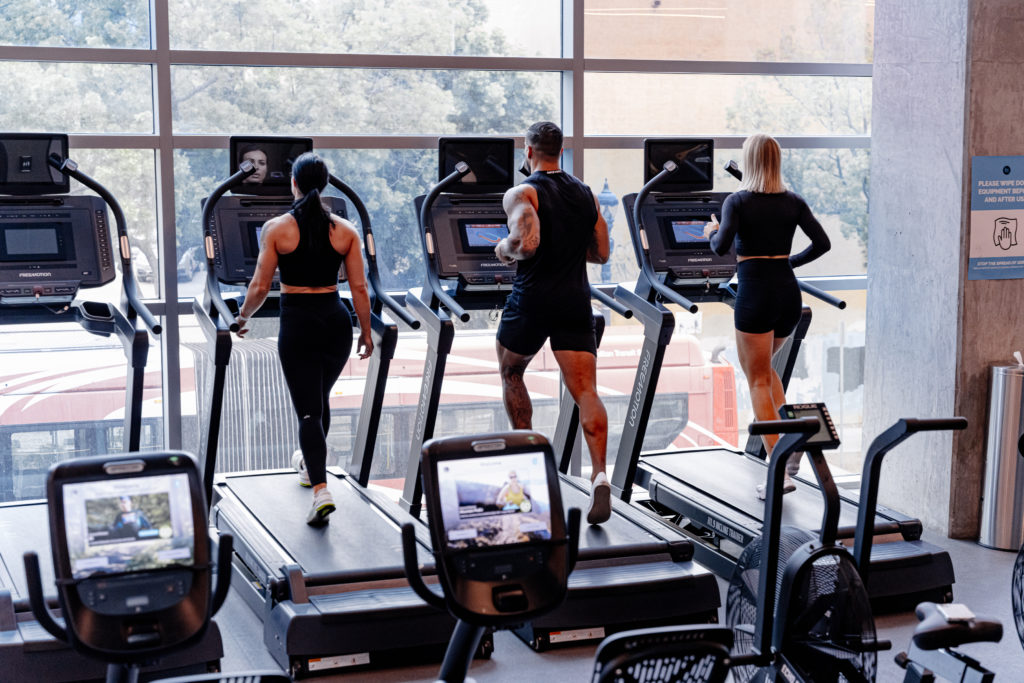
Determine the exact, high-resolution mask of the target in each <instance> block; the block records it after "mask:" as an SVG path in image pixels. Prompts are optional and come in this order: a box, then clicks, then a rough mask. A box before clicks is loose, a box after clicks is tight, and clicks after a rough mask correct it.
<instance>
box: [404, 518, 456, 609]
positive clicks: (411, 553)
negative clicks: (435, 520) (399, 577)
mask: <svg viewBox="0 0 1024 683" xmlns="http://www.w3.org/2000/svg"><path fill="white" fill-rule="evenodd" d="M402 559H403V561H404V565H405V578H406V580H408V581H409V587H410V588H412V589H413V591H414V592H415V593H416V595H418V596H420V598H422V599H423V602H425V603H427V604H428V605H430V606H431V607H436V608H437V609H445V608H446V604H445V600H444V598H442V597H441V596H440V595H438V594H437V593H435V592H434V591H432V590H430V589H429V588H427V584H425V583H424V582H423V575H422V574H420V567H419V564H418V559H419V558H418V557H417V555H416V527H414V526H413V525H412V523H411V522H406V523H405V524H403V525H402Z"/></svg>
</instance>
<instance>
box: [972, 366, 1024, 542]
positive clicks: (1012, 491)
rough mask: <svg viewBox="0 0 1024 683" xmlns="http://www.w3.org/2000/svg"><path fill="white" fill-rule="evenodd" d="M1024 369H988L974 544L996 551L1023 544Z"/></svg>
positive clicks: (1015, 367) (1004, 367)
mask: <svg viewBox="0 0 1024 683" xmlns="http://www.w3.org/2000/svg"><path fill="white" fill-rule="evenodd" d="M1022 408H1024V366H1020V365H1009V366H997V367H993V368H992V390H991V394H990V395H989V408H988V435H987V437H986V440H985V457H986V460H985V485H984V488H983V489H982V501H981V534H980V536H979V538H978V543H980V544H981V545H983V546H986V547H989V548H997V549H999V550H1013V551H1016V550H1018V549H1019V548H1020V547H1021V545H1022V544H1024V456H1022V455H1021V450H1020V449H1021V447H1022V446H1024V441H1022V440H1021V436H1022V434H1024V413H1022V410H1021V409H1022Z"/></svg>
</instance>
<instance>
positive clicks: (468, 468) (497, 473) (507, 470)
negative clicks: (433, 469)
mask: <svg viewBox="0 0 1024 683" xmlns="http://www.w3.org/2000/svg"><path fill="white" fill-rule="evenodd" d="M437 482H438V488H439V490H440V502H441V517H442V519H443V521H444V533H445V538H446V539H447V544H448V548H450V549H452V550H462V549H466V548H483V547H491V546H501V545H509V544H514V543H528V542H530V541H539V540H548V539H550V538H551V501H550V499H549V496H548V490H549V489H548V477H547V468H546V467H545V461H544V454H543V453H540V452H537V453H514V454H505V455H493V456H489V457H481V458H468V459H463V460H444V461H441V462H439V463H438V465H437Z"/></svg>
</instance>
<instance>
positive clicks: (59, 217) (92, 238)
mask: <svg viewBox="0 0 1024 683" xmlns="http://www.w3.org/2000/svg"><path fill="white" fill-rule="evenodd" d="M114 276H115V271H114V256H113V251H112V247H111V241H110V228H109V227H108V223H107V207H106V205H105V204H104V203H103V200H102V199H100V198H99V197H95V196H63V197H61V196H51V197H31V198H24V199H14V198H4V199H0V303H3V304H36V303H65V302H69V301H71V300H72V299H74V297H75V293H76V292H77V291H78V289H79V288H80V287H82V288H86V287H99V286H100V285H105V284H106V283H108V282H110V281H111V280H113V279H114Z"/></svg>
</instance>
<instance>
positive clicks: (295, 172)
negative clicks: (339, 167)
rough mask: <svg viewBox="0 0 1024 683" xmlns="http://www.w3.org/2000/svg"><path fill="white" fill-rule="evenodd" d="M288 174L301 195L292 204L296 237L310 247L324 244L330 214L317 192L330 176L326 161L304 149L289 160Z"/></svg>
mask: <svg viewBox="0 0 1024 683" xmlns="http://www.w3.org/2000/svg"><path fill="white" fill-rule="evenodd" d="M292 178H294V179H295V185H296V187H298V188H299V192H301V193H302V199H299V200H296V201H295V203H293V204H292V213H293V214H294V215H295V221H296V222H297V223H298V224H299V235H300V240H301V241H303V242H306V243H308V244H310V245H311V246H312V247H313V248H314V249H320V248H323V247H326V246H327V245H328V244H330V229H331V214H330V213H329V212H328V211H327V210H325V209H324V207H323V204H321V203H320V193H321V192H322V191H323V190H324V188H326V187H327V181H328V180H329V178H330V174H329V172H328V170H327V164H325V163H324V160H323V159H321V158H320V157H319V156H317V155H316V154H314V153H313V152H306V153H305V154H301V155H299V158H298V159H296V160H295V161H294V162H293V163H292Z"/></svg>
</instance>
